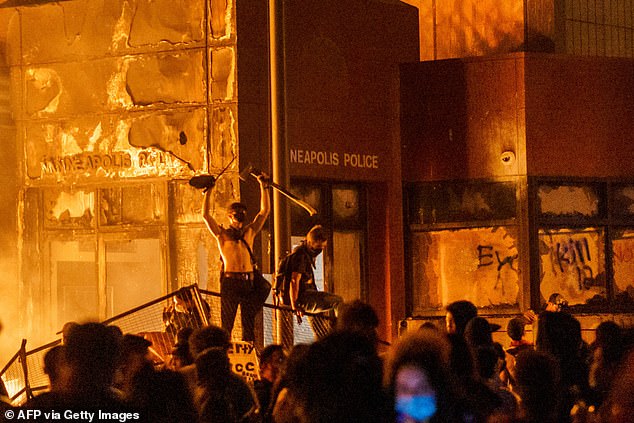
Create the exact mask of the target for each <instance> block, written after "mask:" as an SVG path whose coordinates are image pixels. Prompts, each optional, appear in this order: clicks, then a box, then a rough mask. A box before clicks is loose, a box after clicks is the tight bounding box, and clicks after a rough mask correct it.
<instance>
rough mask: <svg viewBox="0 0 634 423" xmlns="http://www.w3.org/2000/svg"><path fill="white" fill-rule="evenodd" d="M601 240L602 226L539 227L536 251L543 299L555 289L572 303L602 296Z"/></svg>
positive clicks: (603, 282) (590, 301)
mask: <svg viewBox="0 0 634 423" xmlns="http://www.w3.org/2000/svg"><path fill="white" fill-rule="evenodd" d="M604 242H605V241H604V235H603V230H601V229H598V228H586V229H578V230H577V229H552V230H545V229H541V230H540V231H539V255H540V270H541V271H540V275H541V280H540V291H541V294H542V297H543V301H544V300H547V299H548V298H549V297H550V296H551V295H552V294H555V293H558V294H560V295H561V296H563V298H564V299H565V300H566V301H568V304H569V305H571V306H573V305H580V304H587V303H592V302H600V301H602V300H603V299H605V297H606V278H605V271H604V268H605V267H604V266H605V258H604V254H603V251H604V248H605V245H604ZM543 301H542V302H543Z"/></svg>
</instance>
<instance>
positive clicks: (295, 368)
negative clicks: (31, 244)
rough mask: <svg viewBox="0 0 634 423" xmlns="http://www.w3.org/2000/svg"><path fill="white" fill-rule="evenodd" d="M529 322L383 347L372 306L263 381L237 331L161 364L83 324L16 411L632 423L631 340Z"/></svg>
mask: <svg viewBox="0 0 634 423" xmlns="http://www.w3.org/2000/svg"><path fill="white" fill-rule="evenodd" d="M531 319H534V320H533V321H529V319H527V318H526V317H524V316H518V317H516V318H513V319H511V320H510V321H509V322H508V326H507V328H506V333H507V335H508V342H506V343H505V345H504V346H503V345H501V344H500V343H497V342H494V341H493V337H492V332H494V331H495V330H496V329H498V328H499V327H497V325H493V324H491V323H489V321H488V320H487V319H485V318H484V317H481V316H478V313H477V309H476V307H475V306H473V304H471V303H470V302H468V301H457V302H455V303H451V304H449V305H448V306H447V309H446V319H445V324H443V325H442V327H441V325H439V324H438V322H428V323H426V324H424V325H422V326H421V327H420V328H419V329H417V330H411V331H409V332H407V333H406V334H405V335H403V336H402V337H400V338H399V339H398V340H397V341H396V342H395V343H394V344H393V345H390V346H386V345H385V344H384V343H381V341H379V339H378V336H377V327H378V324H379V319H378V317H377V314H376V312H375V311H374V310H373V309H372V307H371V306H370V305H368V304H366V303H363V302H361V301H354V302H351V303H344V304H342V305H341V310H340V315H339V319H338V321H337V324H336V327H335V328H334V330H333V331H332V332H330V333H329V334H328V335H326V336H324V337H323V338H320V339H317V340H316V341H315V342H313V343H311V344H298V345H295V346H293V347H292V348H290V350H287V349H285V348H284V347H283V346H281V345H278V344H272V345H268V346H266V347H265V348H263V349H262V351H260V353H259V364H260V378H259V380H256V381H254V382H247V381H246V380H245V379H243V378H242V377H240V376H239V375H237V374H236V373H234V372H233V371H232V367H231V364H230V358H229V353H230V349H231V342H230V337H229V333H228V332H227V331H226V330H225V329H223V328H221V327H218V326H214V325H210V326H205V327H202V328H198V329H195V330H192V329H183V330H181V331H180V332H179V333H178V336H177V337H176V345H175V346H174V348H173V350H172V354H171V356H170V357H169V360H164V362H161V363H160V364H159V363H158V362H157V360H156V357H155V356H153V355H152V353H151V348H150V347H151V343H150V341H148V340H146V339H144V338H143V337H141V336H138V335H134V334H123V333H121V331H120V330H119V329H118V328H117V327H116V326H105V325H103V324H100V323H85V324H74V325H72V326H69V327H68V328H65V329H66V330H65V332H64V337H63V342H62V344H61V345H59V346H56V347H54V348H52V349H50V350H49V351H48V352H47V353H46V355H45V359H44V363H43V364H44V371H45V373H46V374H47V375H48V377H49V379H50V386H49V389H48V390H47V391H46V392H44V393H40V394H39V395H37V396H35V397H34V398H32V399H30V400H29V401H28V402H27V403H26V404H24V405H23V408H21V410H27V409H33V410H40V411H46V410H57V412H60V411H63V410H73V411H77V412H79V411H85V412H86V413H89V412H94V413H96V412H99V413H101V414H99V415H95V420H93V421H99V419H98V417H99V416H101V417H102V418H104V417H106V420H112V419H113V418H114V419H116V420H117V421H146V422H152V423H163V422H165V423H167V422H174V423H181V422H182V423H208V422H209V423H210V422H262V423H270V422H278V423H291V422H293V423H294V422H300V423H304V422H305V423H318V422H377V423H379V422H399V423H417V422H518V423H519V422H522V423H524V422H546V423H549V422H553V423H554V422H575V423H594V422H632V421H634V350H633V349H632V348H631V347H632V345H633V344H634V342H633V340H632V335H631V331H630V330H628V329H626V328H622V327H620V326H619V325H617V324H616V323H614V322H611V321H606V322H603V323H601V324H600V325H599V326H598V327H597V328H596V339H595V340H594V342H592V343H590V344H587V343H585V342H584V341H583V340H582V337H581V325H580V323H579V321H578V320H577V319H576V318H575V317H574V316H573V315H571V314H568V313H566V312H563V311H544V312H542V313H540V314H539V315H538V316H535V317H531ZM527 324H532V325H533V327H534V328H535V329H536V333H537V335H536V336H535V337H534V338H535V342H534V343H533V342H531V341H529V340H527V339H525V338H526V337H525V333H524V329H525V326H526V325H527ZM4 407H5V409H7V408H9V406H8V405H7V404H5V405H4ZM104 413H105V414H104ZM49 415H50V414H49ZM57 416H58V417H59V416H60V415H59V414H58V415H57ZM122 419H123V420H122ZM52 420H53V419H51V420H50V421H52ZM56 420H57V421H59V420H60V419H56ZM62 420H63V419H62ZM38 421H46V420H43V419H42V417H41V418H40V419H39V420H38Z"/></svg>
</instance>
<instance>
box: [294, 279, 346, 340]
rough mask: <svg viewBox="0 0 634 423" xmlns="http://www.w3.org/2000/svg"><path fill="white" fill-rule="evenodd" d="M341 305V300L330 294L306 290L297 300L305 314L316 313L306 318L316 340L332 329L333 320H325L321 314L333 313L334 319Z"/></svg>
mask: <svg viewBox="0 0 634 423" xmlns="http://www.w3.org/2000/svg"><path fill="white" fill-rule="evenodd" d="M341 303H343V298H341V297H340V296H339V295H335V294H331V293H330V292H323V291H317V290H315V289H306V290H305V291H304V292H302V294H301V295H300V296H299V298H298V299H297V304H298V305H299V306H300V307H302V309H303V310H304V311H305V312H307V313H316V314H315V315H313V316H308V322H309V323H310V326H311V328H312V329H313V332H314V333H315V336H316V337H317V338H323V337H324V336H326V335H327V334H328V333H329V332H330V331H331V330H332V329H333V324H334V320H333V319H332V318H327V317H324V316H323V315H322V313H324V314H325V313H329V312H334V314H335V317H336V316H337V315H338V314H339V306H340V305H341Z"/></svg>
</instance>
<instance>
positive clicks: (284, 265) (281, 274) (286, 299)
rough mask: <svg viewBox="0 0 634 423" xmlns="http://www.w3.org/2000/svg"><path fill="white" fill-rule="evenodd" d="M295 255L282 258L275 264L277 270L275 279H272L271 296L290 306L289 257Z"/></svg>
mask: <svg viewBox="0 0 634 423" xmlns="http://www.w3.org/2000/svg"><path fill="white" fill-rule="evenodd" d="M293 254H295V252H292V253H290V254H287V255H286V256H284V257H283V258H282V259H281V260H280V261H279V263H278V264H277V270H275V277H274V278H273V287H272V288H271V289H272V290H273V296H274V298H277V299H278V300H281V303H282V304H286V305H291V298H290V286H291V278H292V274H293V272H291V269H289V266H288V264H289V262H290V261H291V256H292V255H293Z"/></svg>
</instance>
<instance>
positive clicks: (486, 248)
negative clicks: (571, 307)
mask: <svg viewBox="0 0 634 423" xmlns="http://www.w3.org/2000/svg"><path fill="white" fill-rule="evenodd" d="M516 239H517V228H516V227H514V226H508V227H503V226H498V227H492V228H491V227H489V228H473V229H460V230H445V231H437V232H424V233H416V234H414V237H413V240H412V241H413V252H414V260H413V264H414V266H413V269H412V274H413V284H412V290H413V292H412V293H413V301H414V304H413V309H414V313H415V314H416V313H420V312H422V311H423V310H425V309H430V308H441V307H443V306H445V305H447V304H449V303H450V302H452V301H456V300H462V299H466V300H469V301H471V302H473V303H474V304H475V305H476V306H478V307H489V306H501V305H515V304H517V297H518V293H519V270H518V251H517V245H516Z"/></svg>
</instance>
